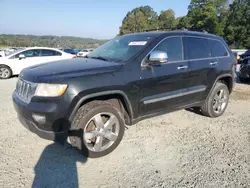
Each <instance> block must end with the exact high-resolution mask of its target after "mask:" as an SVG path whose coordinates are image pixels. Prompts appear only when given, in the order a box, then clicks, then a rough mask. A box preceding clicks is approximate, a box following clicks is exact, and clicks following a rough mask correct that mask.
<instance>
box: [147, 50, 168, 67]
mask: <svg viewBox="0 0 250 188" xmlns="http://www.w3.org/2000/svg"><path fill="white" fill-rule="evenodd" d="M148 59H149V63H151V64H154V63H165V62H166V61H167V60H168V54H167V53H166V52H163V51H153V52H152V53H151V54H150V55H149V58H148Z"/></svg>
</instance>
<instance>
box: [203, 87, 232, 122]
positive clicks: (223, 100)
mask: <svg viewBox="0 0 250 188" xmlns="http://www.w3.org/2000/svg"><path fill="white" fill-rule="evenodd" d="M228 101H229V91H228V87H227V86H226V85H225V84H224V83H220V82H218V83H216V85H215V87H214V89H213V91H212V93H211V94H210V96H209V98H208V100H207V101H206V102H205V103H204V104H203V106H202V107H201V112H202V114H203V115H205V116H208V117H219V116H221V115H222V114H223V113H224V112H225V110H226V108H227V105H228Z"/></svg>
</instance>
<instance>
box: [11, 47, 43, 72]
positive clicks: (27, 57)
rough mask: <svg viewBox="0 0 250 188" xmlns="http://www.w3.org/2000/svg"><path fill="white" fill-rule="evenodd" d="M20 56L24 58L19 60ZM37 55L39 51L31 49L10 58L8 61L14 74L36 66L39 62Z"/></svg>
mask: <svg viewBox="0 0 250 188" xmlns="http://www.w3.org/2000/svg"><path fill="white" fill-rule="evenodd" d="M20 54H23V55H24V58H19V55H20ZM39 55H40V50H39V49H32V50H26V51H23V52H20V53H18V54H16V55H15V56H13V57H11V58H10V59H9V61H10V63H11V64H12V65H13V67H14V73H15V74H19V73H20V72H21V71H22V70H23V69H24V68H26V67H29V66H33V65H36V64H38V63H39V61H40V60H41V59H40V57H39Z"/></svg>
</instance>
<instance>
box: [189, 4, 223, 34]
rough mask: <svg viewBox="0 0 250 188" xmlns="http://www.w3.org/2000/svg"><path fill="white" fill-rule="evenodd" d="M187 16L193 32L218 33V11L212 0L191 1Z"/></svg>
mask: <svg viewBox="0 0 250 188" xmlns="http://www.w3.org/2000/svg"><path fill="white" fill-rule="evenodd" d="M187 16H188V18H189V21H190V22H189V23H190V27H191V28H192V29H193V30H196V31H207V32H209V33H214V34H217V33H218V30H219V18H218V9H217V6H216V3H215V1H214V0H210V1H209V0H192V1H191V3H190V6H189V11H188V15H187Z"/></svg>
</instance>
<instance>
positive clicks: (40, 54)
mask: <svg viewBox="0 0 250 188" xmlns="http://www.w3.org/2000/svg"><path fill="white" fill-rule="evenodd" d="M74 57H75V56H74V55H72V54H68V53H65V52H63V51H61V50H58V49H55V48H46V47H31V48H25V49H21V50H17V51H14V52H12V53H10V54H8V55H7V56H5V57H1V58H0V79H8V78H10V77H11V76H13V75H18V74H19V73H20V72H21V71H22V70H23V69H24V68H26V67H29V66H33V65H37V64H41V63H47V62H52V61H57V60H62V59H72V58H74Z"/></svg>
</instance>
